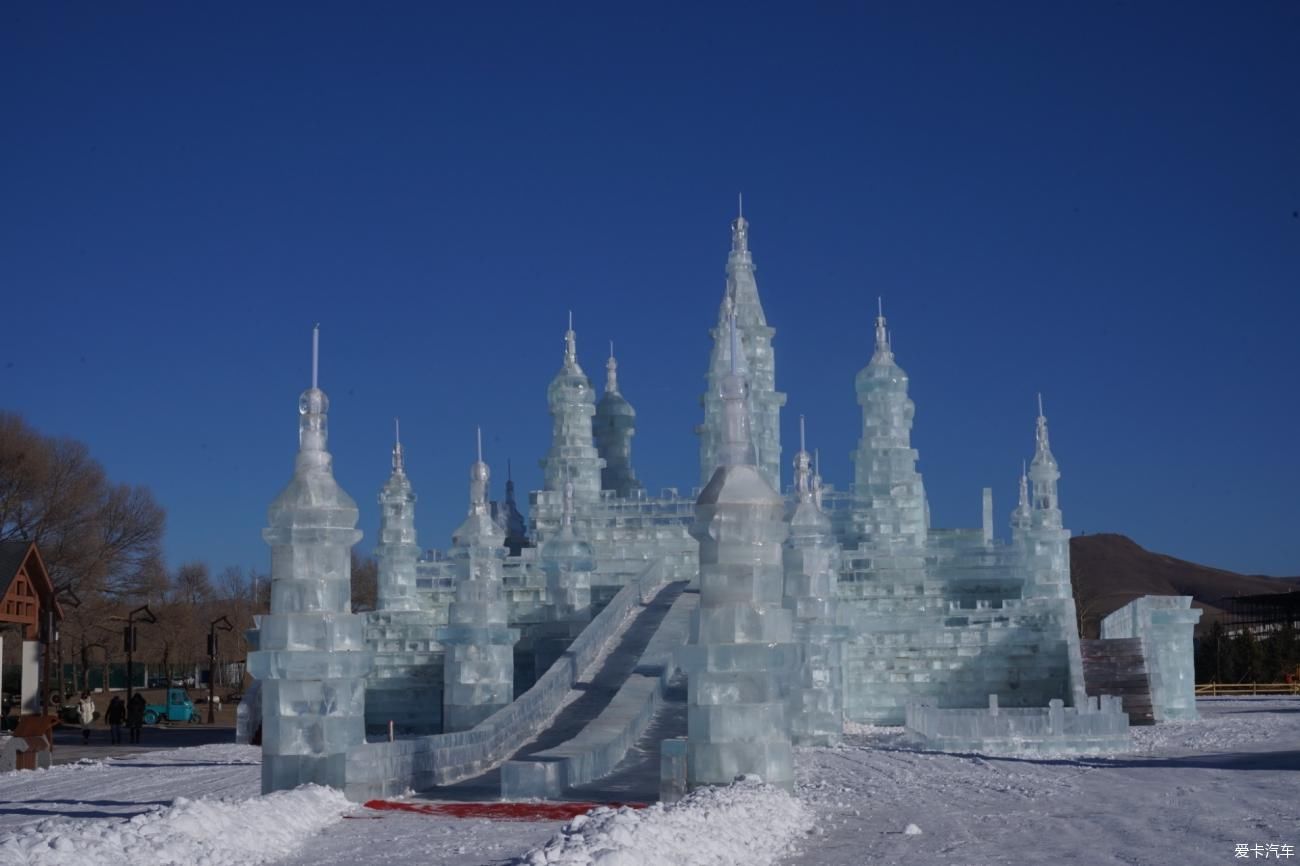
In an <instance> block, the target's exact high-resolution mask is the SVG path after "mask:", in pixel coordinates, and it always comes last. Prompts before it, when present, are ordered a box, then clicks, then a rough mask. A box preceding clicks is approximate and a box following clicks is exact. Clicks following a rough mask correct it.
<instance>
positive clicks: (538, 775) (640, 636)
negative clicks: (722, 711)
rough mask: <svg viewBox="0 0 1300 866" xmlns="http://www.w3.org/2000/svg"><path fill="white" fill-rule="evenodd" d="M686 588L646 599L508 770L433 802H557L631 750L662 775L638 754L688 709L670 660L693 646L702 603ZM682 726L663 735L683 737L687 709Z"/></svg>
mask: <svg viewBox="0 0 1300 866" xmlns="http://www.w3.org/2000/svg"><path fill="white" fill-rule="evenodd" d="M687 585H688V581H686V580H678V581H672V582H670V583H668V584H667V585H666V586H665V587H664V588H663V589H662V590H660V591H659V592H658V593H657V594H656V595H654V597H653V598H651V599H649V600H647V601H646V603H644V604H643V605H642V606H641V609H640V610H639V611H637V612H635V613H634V614H633V619H632V621H631V622H630V623H628V624H627V626H626V627H625V628H624V629H623V631H622V633H621V635H620V636H619V637H618V638H616V639H615V640H614V641H613V642H612V645H611V646H610V647H608V648H607V650H606V652H605V654H604V657H603V658H602V659H600V660H598V661H597V663H596V665H595V666H594V669H593V670H592V671H590V672H589V676H588V677H586V678H584V680H583V681H580V682H576V683H574V685H573V687H572V689H571V690H570V693H569V694H568V695H567V696H566V698H565V700H564V701H563V702H562V703H561V708H560V710H559V712H558V713H557V714H556V716H555V717H554V718H553V719H552V720H551V721H550V722H549V723H548V724H546V725H545V726H543V727H542V728H541V729H540V730H539V731H538V733H537V734H536V736H535V737H533V738H532V739H531V740H530V741H529V742H527V743H525V744H524V745H523V746H521V747H520V748H518V749H517V750H516V751H515V752H514V753H513V754H511V755H509V757H508V759H507V760H506V761H505V762H504V763H502V764H500V765H499V766H496V767H493V768H491V769H487V770H486V771H485V772H482V773H479V774H476V775H475V776H473V777H472V778H468V779H464V780H463V781H458V782H456V783H455V784H450V785H445V786H441V787H439V788H437V790H436V791H427V792H426V793H427V795H428V796H433V797H437V798H439V799H451V800H483V799H498V798H503V797H504V798H507V799H519V798H527V797H548V798H551V799H556V798H560V797H562V796H564V795H565V792H566V791H568V790H569V789H571V788H574V787H576V786H579V785H582V784H584V783H590V782H592V781H594V780H596V779H599V778H601V777H602V776H605V775H607V774H609V773H610V772H611V771H613V770H615V769H616V768H618V767H619V765H620V763H621V762H622V763H626V762H625V761H624V758H625V756H627V755H628V753H629V751H633V752H634V753H635V754H634V755H633V756H632V757H633V758H636V759H641V760H644V761H647V762H648V761H650V760H652V759H653V761H654V763H655V773H656V774H657V771H658V757H657V755H653V756H652V755H649V754H642V753H641V752H642V751H644V750H638V749H636V748H634V747H637V746H640V745H641V743H642V742H644V740H645V739H646V736H645V735H646V734H647V732H648V729H654V728H655V725H654V724H653V723H654V721H655V720H656V718H657V715H658V714H660V713H661V711H662V710H663V709H664V708H665V707H666V706H668V705H674V704H675V702H676V699H678V698H680V699H681V702H682V705H683V707H684V689H675V688H674V685H675V684H674V683H673V662H672V659H673V654H674V653H673V651H674V650H675V649H676V647H678V646H680V645H682V644H684V643H685V642H686V640H687V637H688V632H689V623H690V613H691V611H692V610H693V609H694V607H695V606H696V605H697V603H698V600H699V595H698V594H697V593H696V592H687V591H686V587H687ZM679 693H680V694H679ZM681 720H682V721H681V725H680V727H681V731H676V730H675V729H674V731H673V732H672V733H669V734H665V736H673V735H675V734H678V733H685V714H684V710H683V712H682V713H681ZM675 727H676V726H674V728H675ZM655 733H657V730H656V731H655ZM656 742H657V741H656ZM620 769H621V768H620ZM655 786H656V789H657V775H656V778H655Z"/></svg>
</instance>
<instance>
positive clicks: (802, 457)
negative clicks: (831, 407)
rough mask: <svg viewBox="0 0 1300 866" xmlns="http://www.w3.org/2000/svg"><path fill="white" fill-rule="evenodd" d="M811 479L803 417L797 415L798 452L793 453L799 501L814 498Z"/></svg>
mask: <svg viewBox="0 0 1300 866" xmlns="http://www.w3.org/2000/svg"><path fill="white" fill-rule="evenodd" d="M814 486H815V485H814V483H813V480H812V458H811V457H809V456H808V449H807V447H806V437H805V435H804V418H803V416H802V415H800V416H799V453H797V454H795V455H794V489H795V494H796V495H797V496H798V497H799V501H800V502H812V501H813V499H814V492H813V488H814Z"/></svg>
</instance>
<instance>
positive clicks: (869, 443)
mask: <svg viewBox="0 0 1300 866" xmlns="http://www.w3.org/2000/svg"><path fill="white" fill-rule="evenodd" d="M856 389H857V392H858V405H860V406H861V407H862V438H861V439H860V440H859V442H858V450H857V451H855V452H854V453H853V455H852V457H853V462H854V483H853V511H852V532H853V534H854V535H856V538H857V540H858V541H860V542H863V543H868V544H872V545H874V546H876V547H877V548H894V547H906V548H916V549H920V548H923V547H924V546H925V543H926V531H927V526H926V523H927V520H926V513H925V512H926V508H925V487H924V485H923V484H922V482H921V474H920V473H919V472H917V471H916V459H917V454H916V449H914V448H913V447H912V418H913V416H914V415H915V414H916V406H915V404H914V403H912V399H911V398H910V397H908V396H907V374H906V373H904V372H903V369H902V368H901V367H899V366H898V364H897V363H895V361H894V352H893V349H892V347H891V346H890V341H889V332H888V331H887V330H886V329H885V314H884V310H883V307H882V308H881V309H879V310H878V315H877V316H876V350H875V353H874V354H873V355H872V356H871V361H870V363H868V364H867V366H866V367H864V368H863V369H862V371H861V372H859V373H858V376H857V381H856Z"/></svg>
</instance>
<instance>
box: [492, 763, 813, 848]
mask: <svg viewBox="0 0 1300 866" xmlns="http://www.w3.org/2000/svg"><path fill="white" fill-rule="evenodd" d="M811 823H812V817H811V813H810V812H809V811H808V810H807V809H805V808H804V806H803V804H801V803H800V802H799V801H798V800H796V799H795V798H794V797H792V796H791V795H790V794H788V793H786V792H785V791H782V790H780V789H779V788H774V787H772V786H770V785H764V784H762V783H761V782H759V781H757V779H754V778H748V779H744V780H741V781H738V782H736V784H734V785H730V786H728V787H725V788H700V789H698V790H696V791H695V792H693V793H692V794H691V795H690V796H688V797H686V798H685V799H683V800H681V801H679V802H677V803H673V804H671V805H668V806H665V805H663V804H662V803H656V804H654V805H652V806H650V807H649V808H646V809H641V810H636V809H629V808H626V807H625V808H622V809H610V808H608V807H604V806H602V807H600V808H597V809H593V810H592V811H590V812H588V813H587V814H586V815H579V816H578V817H576V818H574V819H573V820H572V821H570V822H569V823H568V824H565V825H564V827H563V828H562V829H561V830H560V832H559V833H557V834H556V835H555V836H554V837H553V838H552V839H551V841H549V842H547V843H546V844H545V845H543V846H541V847H538V848H534V849H532V850H531V851H529V852H528V853H526V854H524V855H523V856H522V857H519V858H518V859H516V860H512V861H511V863H512V864H514V866H657V864H662V863H673V864H676V866H732V864H736V866H739V864H745V866H767V864H771V863H774V862H776V860H777V858H778V857H780V856H781V855H782V854H783V853H785V852H786V851H787V850H788V849H789V848H790V845H791V843H792V842H793V841H794V840H795V839H796V838H798V837H800V836H802V835H804V834H806V833H807V832H808V831H809V829H810V827H811Z"/></svg>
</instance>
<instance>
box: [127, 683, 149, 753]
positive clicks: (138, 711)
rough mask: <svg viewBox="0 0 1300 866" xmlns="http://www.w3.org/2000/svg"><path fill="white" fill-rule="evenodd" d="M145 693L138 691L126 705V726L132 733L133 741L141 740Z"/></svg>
mask: <svg viewBox="0 0 1300 866" xmlns="http://www.w3.org/2000/svg"><path fill="white" fill-rule="evenodd" d="M144 707H145V701H144V695H142V694H140V693H139V692H136V693H135V694H133V695H131V701H130V703H128V704H127V705H126V727H127V730H128V731H129V732H130V733H131V742H132V743H139V742H140V728H141V727H143V726H144Z"/></svg>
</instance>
